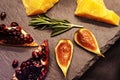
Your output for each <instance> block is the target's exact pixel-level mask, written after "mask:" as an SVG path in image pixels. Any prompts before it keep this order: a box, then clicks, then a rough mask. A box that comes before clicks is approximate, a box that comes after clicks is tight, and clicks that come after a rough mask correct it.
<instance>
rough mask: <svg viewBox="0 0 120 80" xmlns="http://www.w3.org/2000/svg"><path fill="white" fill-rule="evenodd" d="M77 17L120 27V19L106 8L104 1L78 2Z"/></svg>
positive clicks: (84, 0) (87, 0)
mask: <svg viewBox="0 0 120 80" xmlns="http://www.w3.org/2000/svg"><path fill="white" fill-rule="evenodd" d="M75 15H76V16H81V17H85V18H89V19H94V20H97V21H101V22H105V23H109V24H112V25H119V20H120V17H119V16H118V15H117V14H116V13H115V12H114V11H112V10H109V9H107V8H106V6H105V4H104V2H103V0H77V8H76V11H75Z"/></svg>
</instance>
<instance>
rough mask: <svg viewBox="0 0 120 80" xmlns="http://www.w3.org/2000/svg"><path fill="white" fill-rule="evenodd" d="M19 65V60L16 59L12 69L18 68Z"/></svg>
mask: <svg viewBox="0 0 120 80" xmlns="http://www.w3.org/2000/svg"><path fill="white" fill-rule="evenodd" d="M18 63H19V62H18V60H16V59H15V60H13V63H12V67H13V68H16V67H17V66H18Z"/></svg>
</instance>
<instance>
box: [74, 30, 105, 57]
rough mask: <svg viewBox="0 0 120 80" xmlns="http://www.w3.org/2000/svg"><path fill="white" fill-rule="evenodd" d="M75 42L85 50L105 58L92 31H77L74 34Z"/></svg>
mask: <svg viewBox="0 0 120 80" xmlns="http://www.w3.org/2000/svg"><path fill="white" fill-rule="evenodd" d="M74 40H75V42H76V43H77V44H78V45H79V46H81V47H83V48H84V49H86V50H88V51H90V52H93V53H95V54H97V55H98V56H102V57H104V55H103V54H102V53H101V52H100V49H99V46H98V43H97V40H96V38H95V36H94V35H93V33H92V32H91V31H90V30H88V29H86V28H81V29H79V30H77V31H76V32H75V34H74Z"/></svg>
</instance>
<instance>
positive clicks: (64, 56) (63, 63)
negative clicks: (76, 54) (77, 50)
mask: <svg viewBox="0 0 120 80" xmlns="http://www.w3.org/2000/svg"><path fill="white" fill-rule="evenodd" d="M55 54H56V60H57V63H58V65H59V67H60V68H61V70H62V72H63V74H64V76H65V77H66V74H67V71H68V68H69V66H70V63H71V59H72V55H73V44H72V42H71V41H70V40H68V39H61V40H60V41H59V42H58V44H57V46H56V47H55Z"/></svg>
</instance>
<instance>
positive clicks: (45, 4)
mask: <svg viewBox="0 0 120 80" xmlns="http://www.w3.org/2000/svg"><path fill="white" fill-rule="evenodd" d="M58 1H59V0H22V2H23V5H24V7H25V9H26V13H27V15H36V14H42V13H46V12H47V10H49V9H50V8H52V7H53V6H54V4H55V3H57V2H58Z"/></svg>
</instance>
